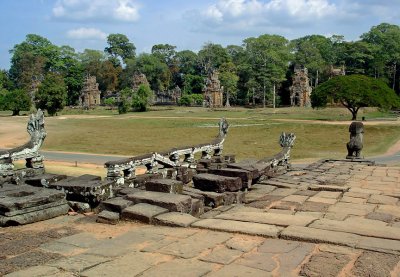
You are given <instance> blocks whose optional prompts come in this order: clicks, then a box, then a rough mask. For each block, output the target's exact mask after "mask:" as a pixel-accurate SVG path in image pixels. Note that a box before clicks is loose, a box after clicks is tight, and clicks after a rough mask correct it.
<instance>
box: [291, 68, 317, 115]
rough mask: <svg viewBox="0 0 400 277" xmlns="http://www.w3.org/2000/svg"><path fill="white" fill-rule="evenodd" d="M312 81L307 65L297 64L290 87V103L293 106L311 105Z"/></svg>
mask: <svg viewBox="0 0 400 277" xmlns="http://www.w3.org/2000/svg"><path fill="white" fill-rule="evenodd" d="M311 92H312V88H311V86H310V81H309V79H308V70H307V68H305V67H301V66H295V68H294V75H293V78H292V86H291V87H290V104H291V106H292V107H294V106H297V107H309V106H310V105H311V99H310V96H311Z"/></svg>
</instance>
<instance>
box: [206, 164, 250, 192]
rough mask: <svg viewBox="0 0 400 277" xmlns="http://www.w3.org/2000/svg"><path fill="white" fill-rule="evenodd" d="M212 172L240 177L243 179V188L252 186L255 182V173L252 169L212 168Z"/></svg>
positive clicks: (210, 171)
mask: <svg viewBox="0 0 400 277" xmlns="http://www.w3.org/2000/svg"><path fill="white" fill-rule="evenodd" d="M208 173H210V174H215V175H221V176H227V177H239V178H240V179H242V184H243V188H250V187H251V184H252V182H253V175H252V173H251V172H250V171H248V170H244V169H238V168H221V169H210V170H209V171H208Z"/></svg>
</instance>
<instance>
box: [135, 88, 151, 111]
mask: <svg viewBox="0 0 400 277" xmlns="http://www.w3.org/2000/svg"><path fill="white" fill-rule="evenodd" d="M152 99H153V92H152V91H151V89H150V87H149V86H147V85H140V86H139V88H138V90H137V91H135V92H134V93H133V96H132V107H133V109H134V110H135V111H137V112H145V111H147V109H148V107H149V105H150V104H151V101H152Z"/></svg>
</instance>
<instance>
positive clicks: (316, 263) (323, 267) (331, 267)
mask: <svg viewBox="0 0 400 277" xmlns="http://www.w3.org/2000/svg"><path fill="white" fill-rule="evenodd" d="M348 262H350V257H349V256H348V255H343V254H338V253H329V252H321V253H317V254H314V255H312V256H311V258H310V260H309V261H308V262H307V263H306V264H304V265H303V267H302V268H301V271H300V275H301V276H329V277H335V276H338V275H339V273H340V272H341V271H342V270H343V268H344V267H345V266H346V265H347V263H348ZM356 276H365V275H356Z"/></svg>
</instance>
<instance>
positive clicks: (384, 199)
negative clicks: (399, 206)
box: [368, 194, 400, 217]
mask: <svg viewBox="0 0 400 277" xmlns="http://www.w3.org/2000/svg"><path fill="white" fill-rule="evenodd" d="M398 201H399V199H398V198H396V197H391V196H386V195H376V194H373V195H371V197H370V198H369V199H368V203H371V204H385V205H396V203H397V202H398ZM399 217H400V215H399Z"/></svg>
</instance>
